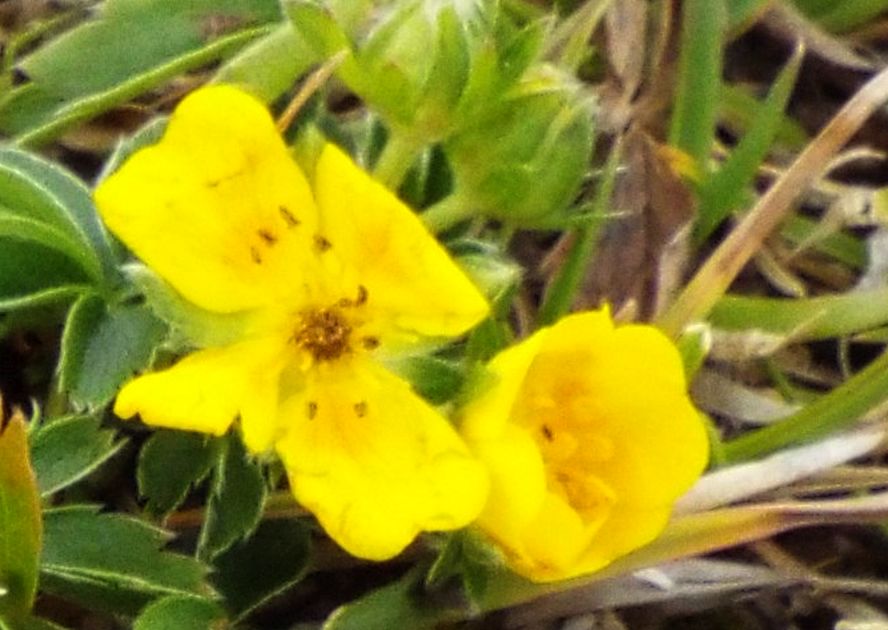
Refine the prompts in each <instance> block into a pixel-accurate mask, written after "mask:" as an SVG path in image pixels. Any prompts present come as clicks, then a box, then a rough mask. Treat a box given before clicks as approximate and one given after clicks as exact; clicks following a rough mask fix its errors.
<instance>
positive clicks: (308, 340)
mask: <svg viewBox="0 0 888 630" xmlns="http://www.w3.org/2000/svg"><path fill="white" fill-rule="evenodd" d="M351 332H352V329H351V326H350V325H349V323H348V320H346V318H345V317H344V316H343V315H342V313H341V312H340V311H339V310H338V309H337V308H321V309H316V310H310V311H307V312H305V313H303V315H302V318H301V319H300V321H299V326H298V327H297V329H296V333H295V334H294V335H293V341H294V342H295V343H296V345H297V346H299V347H300V348H303V349H304V350H306V351H308V353H309V354H311V355H312V357H314V359H315V360H316V361H332V360H334V359H338V358H339V357H341V356H342V355H343V354H346V353H347V352H349V351H350V350H351V346H350V343H349V341H350V337H351Z"/></svg>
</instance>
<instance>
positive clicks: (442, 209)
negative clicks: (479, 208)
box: [420, 192, 474, 234]
mask: <svg viewBox="0 0 888 630" xmlns="http://www.w3.org/2000/svg"><path fill="white" fill-rule="evenodd" d="M473 211H474V206H473V205H472V203H471V202H470V201H469V199H468V198H466V197H465V196H463V195H461V194H459V193H456V192H454V193H451V194H450V195H448V196H447V197H444V199H442V200H441V201H439V202H438V203H436V204H434V205H432V206H429V207H428V208H427V209H426V210H425V211H424V212H423V213H422V215H420V216H421V218H422V221H423V223H425V225H426V227H427V228H428V229H429V231H430V232H432V233H434V234H438V233H440V232H444V231H445V230H448V229H450V228H452V227H453V226H454V225H456V224H457V223H460V222H461V221H465V220H466V219H470V218H471V217H472V212H473Z"/></svg>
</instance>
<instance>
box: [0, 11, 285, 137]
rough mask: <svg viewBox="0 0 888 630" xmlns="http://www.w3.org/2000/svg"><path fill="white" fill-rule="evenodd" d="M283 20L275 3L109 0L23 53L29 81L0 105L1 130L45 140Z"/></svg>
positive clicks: (198, 64) (22, 65)
mask: <svg viewBox="0 0 888 630" xmlns="http://www.w3.org/2000/svg"><path fill="white" fill-rule="evenodd" d="M280 18H281V14H280V7H279V5H278V2H276V1H275V0H109V1H108V2H106V3H104V5H102V11H101V14H100V16H99V17H98V18H97V19H95V20H90V21H86V22H82V23H80V24H79V25H78V26H77V27H75V28H74V29H72V30H71V31H69V32H68V33H65V34H64V35H62V36H61V37H58V38H57V39H55V40H53V41H51V42H50V43H49V44H47V45H45V46H43V47H42V48H39V49H38V50H37V51H36V52H34V53H32V54H31V55H30V56H28V57H27V58H26V59H25V60H24V61H23V62H22V63H21V64H20V67H21V69H22V70H23V71H24V73H25V74H26V75H27V77H28V78H29V79H30V82H29V83H26V84H24V85H22V86H20V87H18V88H16V89H14V90H13V91H12V92H10V93H9V95H8V97H7V98H6V99H4V101H3V102H2V104H0V129H2V130H3V131H5V132H6V133H8V134H11V135H18V136H19V138H18V139H19V141H21V142H29V143H36V142H45V141H47V140H51V139H52V138H55V137H57V136H58V135H59V134H60V133H62V132H63V131H64V130H65V129H67V128H68V127H70V126H71V125H73V124H75V123H77V122H80V121H82V120H85V119H88V118H90V117H93V116H95V115H98V114H99V113H101V112H103V111H107V110H108V109H110V108H111V107H114V106H116V105H119V104H121V103H123V102H126V101H127V100H129V99H131V98H133V97H135V96H137V95H139V94H142V93H144V92H146V91H148V90H150V89H152V88H154V87H156V86H158V85H160V84H161V83H163V82H165V81H167V80H169V79H171V78H173V77H174V76H177V75H180V74H182V73H183V72H186V71H188V70H191V69H194V68H197V67H200V66H202V65H205V64H208V63H210V62H212V61H216V60H218V59H220V58H222V57H224V56H226V55H228V54H230V53H231V52H233V51H234V50H237V49H238V48H240V47H241V46H242V45H244V44H245V43H247V42H248V41H250V40H251V39H253V38H254V37H255V36H257V35H259V34H261V33H262V32H264V31H263V28H262V27H263V26H265V25H268V24H270V23H272V22H275V21H278V20H280Z"/></svg>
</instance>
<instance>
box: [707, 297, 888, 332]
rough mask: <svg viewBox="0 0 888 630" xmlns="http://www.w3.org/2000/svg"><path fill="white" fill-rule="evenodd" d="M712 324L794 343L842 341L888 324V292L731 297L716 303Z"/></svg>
mask: <svg viewBox="0 0 888 630" xmlns="http://www.w3.org/2000/svg"><path fill="white" fill-rule="evenodd" d="M710 322H711V323H712V325H713V326H715V327H717V328H724V329H727V330H747V329H758V330H764V331H767V332H769V333H774V334H782V335H787V336H791V337H792V340H793V341H816V340H822V339H830V338H832V337H842V336H845V335H850V334H853V333H857V332H861V331H864V330H869V329H871V328H876V327H878V326H883V325H885V324H886V323H888V288H879V289H871V290H867V291H850V292H848V293H841V294H838V295H820V296H817V297H813V298H800V299H790V298H768V297H748V296H743V295H730V294H729V295H725V296H724V297H722V298H721V299H720V300H719V301H718V302H716V304H715V306H714V307H713V309H712V311H711V313H710Z"/></svg>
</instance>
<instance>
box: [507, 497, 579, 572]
mask: <svg viewBox="0 0 888 630" xmlns="http://www.w3.org/2000/svg"><path fill="white" fill-rule="evenodd" d="M588 539H589V535H588V534H587V529H586V524H585V523H584V522H583V520H582V519H581V518H580V517H579V516H578V515H577V513H576V512H575V511H574V510H573V509H572V508H571V507H570V505H568V504H567V503H566V502H565V501H564V500H563V499H561V498H560V497H557V496H555V495H553V494H551V493H550V494H547V495H546V497H545V500H544V501H543V504H542V506H541V509H540V510H539V511H538V512H537V515H536V519H535V520H534V521H533V522H532V523H530V524H529V525H528V527H527V529H526V530H525V536H524V539H523V541H522V543H523V545H522V548H521V550H520V553H519V554H518V555H517V557H516V558H515V568H516V570H517V571H518V572H519V573H522V574H523V575H525V576H527V577H530V578H531V579H535V580H538V581H547V580H553V579H564V578H565V577H566V576H567V575H568V574H570V573H571V571H572V569H573V568H574V567H575V566H576V563H577V559H578V557H579V555H580V553H581V552H582V550H583V548H584V546H585V545H586V543H587V541H588Z"/></svg>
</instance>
